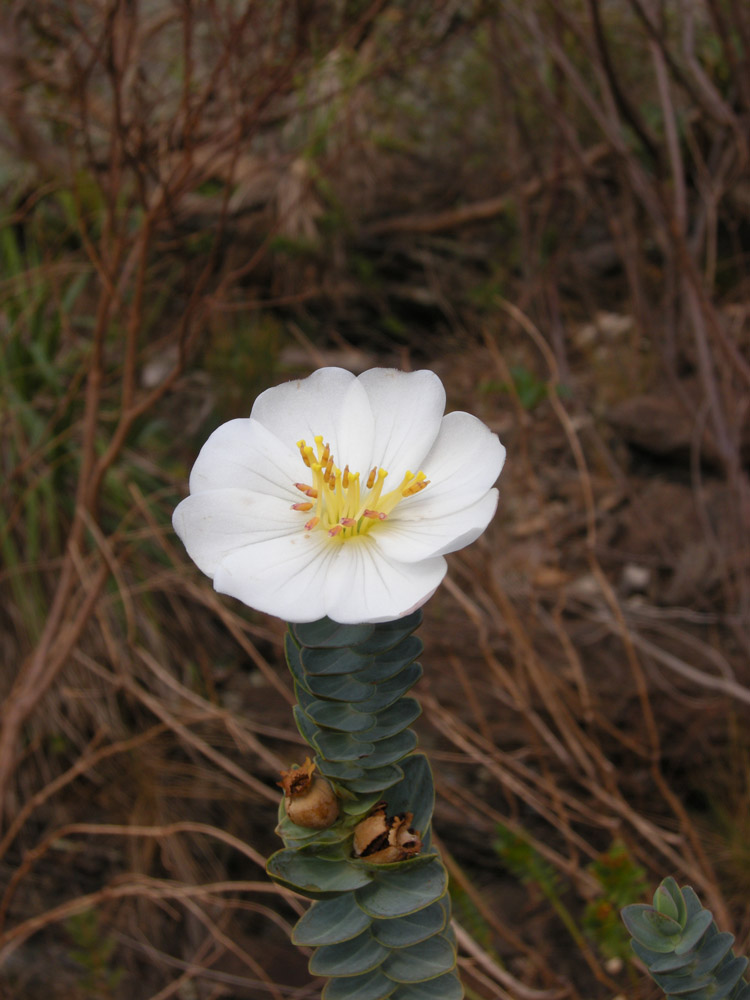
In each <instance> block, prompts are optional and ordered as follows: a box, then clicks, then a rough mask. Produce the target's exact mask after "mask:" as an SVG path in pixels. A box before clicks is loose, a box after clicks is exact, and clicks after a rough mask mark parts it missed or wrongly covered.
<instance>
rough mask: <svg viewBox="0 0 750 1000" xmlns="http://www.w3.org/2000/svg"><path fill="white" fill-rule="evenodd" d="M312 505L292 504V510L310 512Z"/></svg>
mask: <svg viewBox="0 0 750 1000" xmlns="http://www.w3.org/2000/svg"><path fill="white" fill-rule="evenodd" d="M312 509H313V505H312V504H311V503H307V502H305V503H293V504H292V510H312Z"/></svg>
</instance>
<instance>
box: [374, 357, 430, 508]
mask: <svg viewBox="0 0 750 1000" xmlns="http://www.w3.org/2000/svg"><path fill="white" fill-rule="evenodd" d="M359 382H360V384H361V385H363V386H364V388H365V390H366V392H367V395H368V398H369V400H370V406H371V407H372V412H373V414H374V416H375V454H374V455H373V464H375V463H377V464H378V465H380V466H382V467H383V468H384V469H385V470H386V472H388V473H389V476H388V484H389V486H390V485H391V483H392V482H393V480H400V479H401V478H402V477H403V475H404V473H405V472H406V470H407V469H411V471H412V472H419V470H420V468H421V467H422V466H421V463H422V461H423V460H424V457H425V455H427V453H428V452H429V450H430V448H432V445H433V443H434V442H435V438H436V437H437V435H438V432H439V430H440V422H441V420H442V417H443V411H444V410H445V389H444V388H443V384H442V382H441V381H440V379H439V378H438V377H437V375H436V374H435V373H434V372H431V371H418V372H400V371H397V370H396V369H394V368H373V369H371V370H370V371H367V372H363V374H362V375H360V376H359ZM388 488H389V487H386V489H388Z"/></svg>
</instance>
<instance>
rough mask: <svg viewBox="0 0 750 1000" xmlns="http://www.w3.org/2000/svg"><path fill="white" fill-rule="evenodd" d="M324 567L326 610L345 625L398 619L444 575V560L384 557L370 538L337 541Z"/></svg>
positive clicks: (419, 604)
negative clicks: (333, 552) (409, 560)
mask: <svg viewBox="0 0 750 1000" xmlns="http://www.w3.org/2000/svg"><path fill="white" fill-rule="evenodd" d="M336 548H337V553H336V559H335V560H334V561H331V562H330V564H329V565H328V567H327V576H326V585H325V604H326V614H327V615H328V617H329V618H332V619H333V620H334V621H337V622H343V623H346V624H357V623H359V622H383V621H391V620H392V619H394V618H401V617H402V616H403V615H406V614H408V613H409V612H410V611H413V610H414V609H415V608H418V607H421V605H422V604H424V602H425V601H426V600H428V598H429V597H430V596H431V595H432V594H433V593H434V592H435V589H436V588H437V586H438V584H439V583H440V581H441V580H442V579H443V577H444V576H445V571H446V568H447V566H446V562H445V559H443V558H441V557H437V558H435V559H425V560H422V561H421V562H419V563H408V564H407V563H401V562H397V561H395V560H393V559H387V558H386V557H385V556H384V555H383V554H382V552H381V551H380V550H379V548H378V546H377V545H376V544H375V543H374V540H373V539H372V538H370V537H364V538H361V539H356V540H354V539H352V540H351V541H347V542H345V543H344V544H343V545H339V546H336Z"/></svg>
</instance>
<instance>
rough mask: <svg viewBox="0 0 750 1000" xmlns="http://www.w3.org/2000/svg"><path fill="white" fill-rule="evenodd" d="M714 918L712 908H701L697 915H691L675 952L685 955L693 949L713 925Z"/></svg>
mask: <svg viewBox="0 0 750 1000" xmlns="http://www.w3.org/2000/svg"><path fill="white" fill-rule="evenodd" d="M713 920H714V918H713V914H712V913H711V911H710V910H701V911H700V912H699V913H696V914H695V916H693V917H690V918H689V919H688V922H687V927H686V928H685V930H684V931H683V932H682V937H681V938H680V941H679V943H678V944H677V945H676V946H675V952H676V953H677V954H678V955H684V954H685V953H686V952H688V951H691V950H692V949H693V948H694V947H695V946H696V945H697V944H698V942H699V941H700V939H701V938H702V937H703V935H704V934H705V933H706V931H707V930H708V928H709V927H710V926H711V924H712V923H713Z"/></svg>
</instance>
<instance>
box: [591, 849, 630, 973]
mask: <svg viewBox="0 0 750 1000" xmlns="http://www.w3.org/2000/svg"><path fill="white" fill-rule="evenodd" d="M588 870H589V872H590V873H591V875H593V876H594V878H595V879H596V881H597V882H598V883H599V885H600V886H601V890H602V891H601V893H600V894H599V895H597V896H596V897H595V898H594V899H592V900H591V901H590V902H589V903H588V905H587V906H586V910H585V912H584V915H583V929H584V931H585V932H586V933H587V934H588V936H589V937H590V938H591V939H592V940H593V941H594V942H595V943H596V945H597V947H598V948H599V950H600V951H601V953H602V954H603V955H604V956H605V957H606V958H621V959H623V960H624V959H626V958H628V957H630V954H631V952H630V938H629V937H628V935H627V932H626V931H625V929H624V927H623V926H622V923H621V921H620V910H621V909H622V908H623V907H624V906H628V905H630V904H631V903H635V902H637V901H638V900H640V899H642V898H643V896H644V895H645V894H646V873H645V871H644V870H643V868H640V867H639V866H638V865H636V864H635V863H634V862H633V859H632V858H631V857H630V855H629V854H628V851H627V848H626V847H625V845H624V844H621V843H619V842H615V843H614V844H612V846H611V847H610V849H609V850H608V851H605V852H604V853H603V854H601V855H600V856H599V857H598V858H597V859H596V861H594V862H592V864H590V865H589V868H588Z"/></svg>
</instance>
